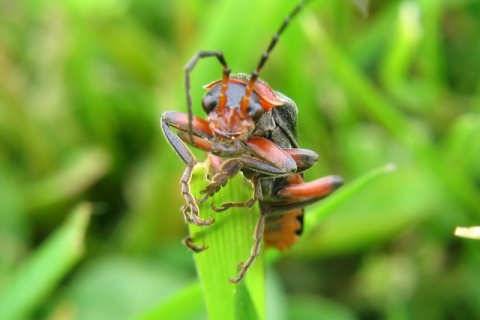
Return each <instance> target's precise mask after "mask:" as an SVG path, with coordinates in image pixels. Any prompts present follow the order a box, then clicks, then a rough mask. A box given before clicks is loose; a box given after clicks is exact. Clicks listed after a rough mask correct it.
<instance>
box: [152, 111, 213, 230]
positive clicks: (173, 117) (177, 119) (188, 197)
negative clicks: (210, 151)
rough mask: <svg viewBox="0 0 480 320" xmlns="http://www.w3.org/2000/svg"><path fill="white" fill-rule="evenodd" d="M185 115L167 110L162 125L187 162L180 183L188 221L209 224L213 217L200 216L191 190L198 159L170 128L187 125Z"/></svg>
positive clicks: (184, 211)
mask: <svg viewBox="0 0 480 320" xmlns="http://www.w3.org/2000/svg"><path fill="white" fill-rule="evenodd" d="M183 118H186V117H185V115H183V114H180V113H173V112H166V113H164V114H163V115H162V119H161V126H162V131H163V133H164V134H165V137H166V138H167V141H168V143H169V144H170V145H171V146H172V148H173V149H174V150H175V151H176V153H177V154H178V155H179V156H180V158H181V159H182V160H183V162H185V164H186V165H187V167H186V168H185V171H184V172H183V175H182V178H181V179H180V183H181V184H182V188H181V192H182V195H183V198H184V199H185V202H186V205H185V206H184V207H183V210H182V211H183V215H184V218H185V221H186V222H187V223H193V224H195V225H198V226H208V225H210V224H212V223H213V222H214V219H213V218H210V219H209V220H204V219H201V218H199V216H198V215H199V209H198V205H197V202H196V200H195V197H194V196H193V195H192V193H191V191H190V180H191V178H192V171H193V168H194V167H195V165H196V164H197V160H196V159H195V157H194V156H193V154H192V152H191V151H190V149H188V147H187V146H186V145H185V143H184V142H183V141H182V140H181V139H180V138H179V137H178V136H177V135H176V134H175V133H174V132H173V131H172V129H170V125H172V126H176V127H178V128H180V129H182V128H184V127H185V126H186V124H185V119H183Z"/></svg>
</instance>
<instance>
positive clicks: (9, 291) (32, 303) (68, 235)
mask: <svg viewBox="0 0 480 320" xmlns="http://www.w3.org/2000/svg"><path fill="white" fill-rule="evenodd" d="M90 214H91V208H90V206H89V205H88V204H81V205H79V206H78V207H77V208H76V209H75V210H74V211H73V213H72V214H71V215H70V217H69V218H68V220H67V221H66V222H65V223H64V224H63V225H62V226H61V227H60V228H59V229H58V230H57V231H56V232H54V233H53V234H52V235H51V236H50V237H49V238H48V239H47V240H46V241H45V242H44V243H43V244H42V245H41V246H40V247H39V248H38V249H37V250H35V251H34V252H33V253H32V254H31V256H30V257H28V258H27V260H26V261H25V262H24V263H23V265H21V266H20V267H19V268H18V271H17V273H16V274H15V275H14V277H13V279H12V281H11V282H10V283H9V284H8V285H7V286H6V287H5V288H4V290H3V292H2V293H1V294H0V319H3V320H8V319H12V320H17V319H23V318H27V317H28V316H29V315H31V313H32V312H33V311H35V309H36V308H38V307H39V306H40V305H41V303H42V302H43V301H45V298H46V297H47V296H48V295H49V293H50V292H51V291H52V289H53V288H54V287H55V286H56V285H57V284H58V282H59V281H60V280H61V279H62V278H63V277H64V276H65V275H66V274H67V273H68V272H69V271H70V270H71V269H72V267H73V266H74V265H75V264H76V263H77V262H78V261H79V260H80V258H81V257H82V255H83V252H84V247H83V238H84V235H85V231H86V229H87V225H88V222H89V219H90Z"/></svg>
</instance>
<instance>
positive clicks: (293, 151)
mask: <svg viewBox="0 0 480 320" xmlns="http://www.w3.org/2000/svg"><path fill="white" fill-rule="evenodd" d="M283 151H285V152H286V153H287V154H288V155H289V156H290V157H292V159H293V160H294V161H295V163H296V164H297V171H296V172H297V173H300V172H303V171H305V170H307V169H310V168H311V167H313V166H314V165H315V163H317V161H318V154H317V153H315V152H313V151H312V150H308V149H297V148H286V149H283Z"/></svg>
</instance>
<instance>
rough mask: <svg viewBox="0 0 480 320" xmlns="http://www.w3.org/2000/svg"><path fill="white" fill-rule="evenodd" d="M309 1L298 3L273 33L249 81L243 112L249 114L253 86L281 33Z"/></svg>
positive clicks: (243, 100)
mask: <svg viewBox="0 0 480 320" xmlns="http://www.w3.org/2000/svg"><path fill="white" fill-rule="evenodd" d="M307 2H309V0H306V1H300V2H299V3H298V4H297V6H296V7H295V8H294V9H293V10H292V12H290V14H289V15H288V16H287V17H286V18H285V20H283V23H282V25H281V26H280V28H279V29H278V31H277V32H276V33H275V34H274V35H273V37H272V40H271V41H270V44H269V45H268V48H267V50H265V51H264V52H263V54H262V56H261V58H260V62H259V63H258V66H257V68H256V69H255V70H253V72H252V75H251V76H250V81H249V82H248V85H247V88H246V89H245V95H244V96H243V98H242V102H241V105H240V109H241V110H242V113H243V114H247V112H248V104H249V103H250V96H251V94H252V91H253V88H254V87H255V83H256V82H257V79H258V76H259V74H260V71H261V70H262V68H263V66H264V65H265V62H267V60H268V58H269V57H270V52H272V50H273V48H275V45H276V44H277V42H278V39H279V38H280V35H281V34H282V33H283V31H285V29H286V28H287V26H288V25H289V24H290V21H291V20H292V19H293V17H295V16H296V15H297V13H298V12H299V11H300V10H301V9H302V8H303V7H304V6H305V4H306V3H307Z"/></svg>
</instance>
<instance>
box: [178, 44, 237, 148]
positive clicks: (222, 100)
mask: <svg viewBox="0 0 480 320" xmlns="http://www.w3.org/2000/svg"><path fill="white" fill-rule="evenodd" d="M208 57H216V58H217V59H218V62H220V64H221V65H222V67H223V76H222V90H221V91H220V94H219V95H218V100H219V101H218V110H222V109H223V108H225V105H226V104H227V95H226V92H227V89H228V80H229V79H230V68H229V67H228V65H227V62H226V60H225V58H224V57H223V53H222V52H221V51H199V52H197V53H196V54H195V55H194V56H193V57H192V59H190V61H189V62H188V63H187V65H186V66H185V92H186V95H187V109H188V137H189V139H190V143H192V144H194V141H193V133H192V130H193V126H192V122H193V111H192V96H191V94H190V73H191V72H192V70H193V69H194V68H195V66H196V65H197V62H198V60H200V59H202V58H208Z"/></svg>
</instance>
